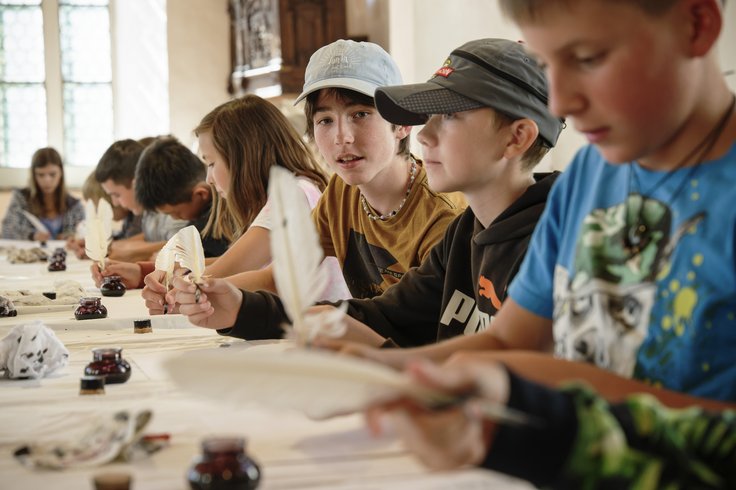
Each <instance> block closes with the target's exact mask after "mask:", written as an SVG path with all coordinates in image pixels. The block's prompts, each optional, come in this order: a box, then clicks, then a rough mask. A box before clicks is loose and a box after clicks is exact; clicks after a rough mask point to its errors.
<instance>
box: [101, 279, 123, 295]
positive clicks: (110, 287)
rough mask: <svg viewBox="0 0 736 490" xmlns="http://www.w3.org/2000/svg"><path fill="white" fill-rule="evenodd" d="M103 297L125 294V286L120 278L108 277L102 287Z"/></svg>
mask: <svg viewBox="0 0 736 490" xmlns="http://www.w3.org/2000/svg"><path fill="white" fill-rule="evenodd" d="M100 293H102V295H103V296H122V295H124V294H125V284H123V281H122V279H121V278H120V276H114V275H113V276H106V277H105V279H104V280H103V282H102V286H100Z"/></svg>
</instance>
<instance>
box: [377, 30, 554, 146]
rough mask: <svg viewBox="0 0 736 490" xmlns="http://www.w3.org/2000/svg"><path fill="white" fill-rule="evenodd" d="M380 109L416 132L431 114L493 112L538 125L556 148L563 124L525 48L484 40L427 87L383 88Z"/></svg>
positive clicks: (453, 58)
mask: <svg viewBox="0 0 736 490" xmlns="http://www.w3.org/2000/svg"><path fill="white" fill-rule="evenodd" d="M375 99H376V107H377V108H378V111H379V112H380V113H381V116H383V118H384V119H386V120H387V121H389V122H391V123H393V124H401V125H406V126H414V125H418V124H424V123H425V122H427V119H428V118H429V115H430V114H446V113H453V112H462V111H469V110H471V109H479V108H481V107H490V108H492V109H494V110H496V111H498V112H501V113H503V114H506V115H507V116H510V117H512V118H515V119H520V118H529V119H531V120H533V121H534V122H536V123H537V126H538V127H539V134H540V136H541V137H542V138H543V139H544V140H545V142H546V143H547V144H549V146H554V145H555V143H556V142H557V137H558V136H559V135H560V131H562V128H563V127H564V119H560V118H557V117H555V116H553V115H552V114H551V113H550V112H549V110H548V109H547V80H546V78H545V76H544V73H543V71H542V69H541V68H540V67H539V65H538V64H537V63H536V62H535V61H534V60H533V59H532V58H531V57H530V56H529V55H528V54H527V53H526V52H525V51H524V47H523V45H522V44H521V43H517V42H513V41H508V40H505V39H479V40H476V41H470V42H468V43H465V44H463V45H462V46H460V47H459V48H457V49H456V50H454V51H453V52H452V53H450V56H449V57H448V58H447V59H446V60H445V62H444V64H443V65H442V67H441V68H440V69H438V70H437V71H436V72H435V74H434V75H432V77H431V78H430V79H429V80H428V81H427V82H425V83H415V84H409V85H398V86H390V87H380V88H378V89H377V90H376V93H375Z"/></svg>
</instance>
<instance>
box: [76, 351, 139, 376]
mask: <svg viewBox="0 0 736 490" xmlns="http://www.w3.org/2000/svg"><path fill="white" fill-rule="evenodd" d="M122 352H123V349H121V348H120V347H103V348H99V349H92V359H93V360H92V362H90V363H89V364H87V366H85V368H84V374H86V375H88V376H101V377H103V378H105V384H108V385H109V384H114V383H125V382H126V381H128V379H130V364H129V363H128V361H126V360H125V359H123V355H122Z"/></svg>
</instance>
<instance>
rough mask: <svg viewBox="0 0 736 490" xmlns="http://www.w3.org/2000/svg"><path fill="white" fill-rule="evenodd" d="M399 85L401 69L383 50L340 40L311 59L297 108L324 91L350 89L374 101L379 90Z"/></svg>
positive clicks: (366, 44) (375, 46)
mask: <svg viewBox="0 0 736 490" xmlns="http://www.w3.org/2000/svg"><path fill="white" fill-rule="evenodd" d="M400 83H403V80H402V78H401V72H399V67H398V66H397V65H396V62H395V61H394V60H393V58H391V56H389V54H388V53H387V52H386V51H384V49H383V48H382V47H381V46H379V45H378V44H374V43H369V42H366V41H364V42H356V41H350V40H345V39H339V40H337V41H335V42H333V43H330V44H328V45H327V46H323V47H321V48H319V49H318V50H317V51H315V52H314V54H313V55H312V56H311V57H310V58H309V63H308V64H307V69H306V71H305V72H304V89H303V90H302V93H301V94H300V95H299V97H297V99H296V101H295V102H294V104H295V105H296V104H298V103H299V102H300V101H301V100H302V99H303V98H304V97H306V96H307V95H309V94H311V93H312V92H316V91H317V90H320V89H323V88H347V89H350V90H355V91H356V92H359V93H362V94H365V95H367V96H369V97H373V94H374V92H375V91H376V89H377V88H378V87H381V86H384V85H398V84H400Z"/></svg>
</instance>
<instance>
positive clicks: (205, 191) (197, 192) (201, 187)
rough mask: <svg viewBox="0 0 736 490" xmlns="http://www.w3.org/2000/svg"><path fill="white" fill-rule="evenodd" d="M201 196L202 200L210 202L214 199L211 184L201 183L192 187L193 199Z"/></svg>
mask: <svg viewBox="0 0 736 490" xmlns="http://www.w3.org/2000/svg"><path fill="white" fill-rule="evenodd" d="M196 196H199V198H200V199H201V200H202V202H209V201H210V200H211V199H212V191H211V189H210V186H209V184H206V183H199V184H197V185H195V186H194V188H193V189H192V201H194V198H195V197H196Z"/></svg>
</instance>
